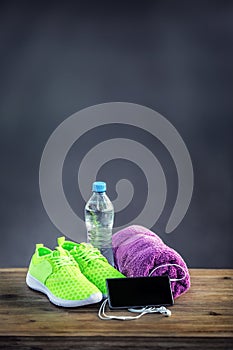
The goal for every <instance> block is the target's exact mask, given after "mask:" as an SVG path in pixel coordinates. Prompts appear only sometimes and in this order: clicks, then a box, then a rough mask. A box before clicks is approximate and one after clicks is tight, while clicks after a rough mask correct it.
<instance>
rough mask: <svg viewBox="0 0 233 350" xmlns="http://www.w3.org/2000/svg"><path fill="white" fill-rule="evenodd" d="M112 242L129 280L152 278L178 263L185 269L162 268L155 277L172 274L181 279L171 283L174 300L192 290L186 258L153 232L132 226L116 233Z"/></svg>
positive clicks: (118, 265)
mask: <svg viewBox="0 0 233 350" xmlns="http://www.w3.org/2000/svg"><path fill="white" fill-rule="evenodd" d="M112 242H113V251H114V259H115V265H116V268H117V269H118V270H119V271H120V272H122V273H123V274H124V275H125V276H126V277H141V276H149V275H150V273H151V272H152V271H153V269H154V268H156V267H158V266H161V265H163V264H177V265H180V266H181V268H180V267H179V266H171V265H170V266H169V265H168V266H161V267H160V268H157V269H156V270H155V271H154V272H153V273H152V274H151V276H161V275H168V276H169V277H170V279H171V280H172V279H180V280H179V281H171V289H172V293H173V297H174V298H177V297H178V296H179V295H181V294H183V293H185V292H186V291H187V290H188V289H189V288H190V275H189V271H188V268H187V266H186V264H185V262H184V260H183V259H182V257H181V256H180V255H179V254H178V253H177V252H176V251H175V250H174V249H172V248H170V247H168V246H167V245H166V244H165V243H163V241H162V240H161V238H159V236H157V235H156V234H155V233H153V232H152V231H150V230H149V229H147V228H145V227H142V226H137V225H133V226H129V227H127V228H125V229H123V230H121V231H118V232H117V233H115V234H114V235H113V237H112ZM182 268H183V269H182ZM184 272H185V273H186V275H185V273H184ZM184 276H185V277H184ZM183 277H184V278H183Z"/></svg>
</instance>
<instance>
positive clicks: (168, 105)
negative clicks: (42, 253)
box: [0, 0, 233, 268]
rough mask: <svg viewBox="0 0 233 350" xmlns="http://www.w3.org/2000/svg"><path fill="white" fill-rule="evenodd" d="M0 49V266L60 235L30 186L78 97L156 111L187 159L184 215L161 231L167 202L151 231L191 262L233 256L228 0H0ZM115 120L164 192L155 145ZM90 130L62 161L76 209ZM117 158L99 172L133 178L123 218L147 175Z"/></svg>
mask: <svg viewBox="0 0 233 350" xmlns="http://www.w3.org/2000/svg"><path fill="white" fill-rule="evenodd" d="M0 55H1V57H0V91H1V93H0V116H1V119H0V125H1V135H0V143H1V147H0V152H1V173H0V174H1V175H0V176H1V208H0V213H1V254H0V266H2V267H3V266H27V265H28V263H29V259H30V256H31V254H32V253H33V249H34V245H35V243H38V242H44V243H45V245H47V246H50V247H54V246H55V240H56V237H57V236H58V235H60V232H58V230H57V229H56V228H55V227H54V225H53V224H52V223H51V222H50V220H49V218H48V216H47V214H46V212H45V210H44V208H43V205H42V202H41V198H40V193H39V186H38V173H39V163H40V158H41V154H42V151H43V148H44V146H45V144H46V142H47V140H48V138H49V136H50V134H51V133H52V132H53V130H54V129H55V128H56V127H57V126H58V125H59V124H60V123H61V122H62V121H63V120H64V119H66V118H67V117H68V116H70V115H71V114H73V113H75V112H76V111H78V110H80V109H82V108H85V107H88V106H91V105H94V104H98V103H103V102H110V101H125V102H133V103H138V104H141V105H145V106H148V107H150V108H152V109H155V110H156V111H158V112H160V113H161V114H162V115H164V116H165V117H166V118H167V119H168V120H169V121H170V122H171V123H172V124H173V125H174V126H175V127H176V128H177V130H178V131H179V133H180V134H181V136H182V137H183V139H184V141H185V143H186V145H187V147H188V149H189V152H190V155H191V158H192V161H193V167H194V175H195V187H194V193H193V198H192V202H191V205H190V208H189V210H188V213H187V215H186V216H185V218H184V220H183V221H182V223H181V224H180V225H179V226H178V228H177V229H176V230H175V231H174V232H173V233H171V234H170V235H167V234H165V233H163V229H164V222H165V221H166V215H167V213H168V212H169V205H170V206H171V205H172V203H171V204H169V203H168V205H167V212H166V211H165V213H164V217H163V219H162V220H160V222H159V223H158V224H157V226H156V225H155V227H154V230H156V231H157V232H158V233H159V234H160V236H161V237H162V238H163V239H164V240H165V242H167V244H169V245H171V246H172V247H173V248H175V249H177V250H178V251H179V252H180V253H181V254H182V255H183V257H184V258H185V260H186V262H187V263H188V265H189V266H191V267H213V268H214V267H222V268H223V267H233V256H232V246H233V237H232V224H233V223H232V215H231V214H232V210H231V209H232V194H233V193H232V192H233V191H232V164H231V162H230V161H231V159H232V146H233V145H232V144H233V142H232V121H233V116H232V113H233V99H232V97H233V2H232V1H164V0H163V1H162V0H161V1H140V2H137V1H112V2H102V1H98V2H94V1H93V2H88V1H83V2H79V1H54V2H52V1H46V2H42V1H34V2H29V1H28V2H26V1H15V2H14V1H1V2H0ZM115 131H117V130H115ZM118 131H119V132H120V134H121V135H124V136H125V137H127V136H129V135H131V136H132V134H133V136H132V138H135V139H136V140H137V139H138V140H139V138H140V141H141V142H143V143H144V144H148V145H149V144H150V145H154V146H153V147H154V150H156V152H157V154H156V155H157V156H158V158H159V160H160V161H161V164H163V165H164V166H165V168H166V169H164V171H165V172H166V171H167V172H168V180H169V183H170V185H169V186H168V189H169V196H170V197H169V196H168V199H169V198H170V199H171V202H172V201H173V200H174V198H175V197H174V196H175V192H174V188H175V186H176V185H177V179H176V176H175V172H174V165H173V164H171V160H170V159H169V155H167V154H166V152H165V151H164V149H163V147H161V145H159V144H158V142H157V141H156V140H150V136H149V135H146V134H141V133H137V131H136V130H135V131H132V130H131V131H130V130H126V129H124V130H122V129H121V130H118ZM111 133H113V129H112V128H110V129H108V130H107V129H106V130H103V129H102V130H99V131H98V130H93V132H92V133H90V134H89V135H88V136H89V138H88V139H89V140H91V142H92V143H93V144H95V143H98V142H99V141H100V140H102V139H104V137H106V135H108V134H109V135H111ZM86 136H87V135H86ZM88 139H87V138H86V139H83V140H80V144H79V145H74V147H73V148H72V150H71V151H70V154H69V157H68V159H67V161H66V164H65V165H66V166H65V169H64V187H65V189H66V193H67V197H68V198H69V200H70V203H72V206H73V207H74V209H75V210H76V211H77V212H78V213H80V215H82V212H83V203H82V201H81V199H80V198H79V196H78V189H77V188H76V189H75V191H74V188H75V185H77V183H76V182H75V178H74V175H73V174H74V169H75V170H77V168H74V160H75V159H76V164H75V166H76V167H77V166H78V164H77V160H78V159H79V158H80V155H81V154H82V152H83V153H85V150H86V149H88V147H89V146H90V145H89V144H88V143H87V140H88ZM156 142H157V143H156ZM151 147H152V146H151ZM156 152H155V153H156ZM122 162H123V161H121V162H120V163H117V164H116V165H117V169H118V170H117V171H116V170H115V171H112V169H113V167H112V166H113V165H111V166H110V164H106V166H105V167H103V168H102V169H101V170H100V176H102V177H104V176H105V177H106V178H107V179H108V178H110V177H111V174H112V176H113V175H114V176H113V177H114V179H112V180H111V181H113V182H114V181H117V180H118V179H119V178H120V177H127V176H128V178H129V179H131V180H132V182H135V183H138V181H139V183H141V184H142V187H141V189H138V190H139V191H141V193H140V192H139V194H137V198H135V203H136V204H135V203H134V208H133V207H132V208H131V209H130V208H129V211H128V212H127V213H125V214H124V215H123V214H122V215H123V216H122V220H123V221H124V220H126V218H127V215H128V216H131V219H132V217H133V214H134V213H135V212H134V211H137V210H139V209H140V206H141V205H142V201H143V200H145V198H144V197H145V196H143V194H144V193H145V186H146V183H145V179H144V177H143V174H141V173H140V171H139V169H137V168H136V167H134V166H131V165H132V164H131V165H130V164H126V163H124V164H123V163H122ZM124 171H125V172H126V175H125V174H124ZM104 174H105V175H104ZM173 175H174V176H173ZM173 180H174V181H173ZM171 182H172V185H171ZM109 195H110V196H112V198H113V197H114V190H113V188H112V189H110V192H109ZM136 199H137V200H136ZM135 206H136V208H135Z"/></svg>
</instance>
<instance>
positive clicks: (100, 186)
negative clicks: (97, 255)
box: [85, 181, 114, 265]
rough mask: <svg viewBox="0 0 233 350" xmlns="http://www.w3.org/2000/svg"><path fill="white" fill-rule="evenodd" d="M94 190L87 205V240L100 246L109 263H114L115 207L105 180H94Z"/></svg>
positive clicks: (97, 246) (95, 245)
mask: <svg viewBox="0 0 233 350" xmlns="http://www.w3.org/2000/svg"><path fill="white" fill-rule="evenodd" d="M92 191H93V193H92V196H91V198H90V199H89V201H88V202H87V204H86V206H85V223H86V227H87V242H88V243H91V244H92V245H93V246H94V247H96V248H98V249H99V250H100V252H101V253H102V254H103V255H104V256H105V257H106V258H107V260H108V262H109V264H111V265H114V259H113V252H112V227H113V220H114V208H113V205H112V203H111V201H110V199H109V198H108V196H107V194H106V183H105V182H101V181H97V182H94V183H93V184H92Z"/></svg>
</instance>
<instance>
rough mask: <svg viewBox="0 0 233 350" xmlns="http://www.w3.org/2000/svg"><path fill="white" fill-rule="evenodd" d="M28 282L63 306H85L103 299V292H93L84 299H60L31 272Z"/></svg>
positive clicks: (52, 300)
mask: <svg viewBox="0 0 233 350" xmlns="http://www.w3.org/2000/svg"><path fill="white" fill-rule="evenodd" d="M26 283H27V285H28V287H30V288H31V289H34V290H37V291H39V292H41V293H44V294H45V295H47V297H48V299H49V300H50V301H51V303H53V304H55V305H57V306H63V307H77V306H83V305H89V304H95V303H98V302H99V301H101V300H102V298H103V296H102V293H101V292H98V293H95V294H92V295H91V296H90V297H89V298H87V299H83V300H66V299H60V298H58V297H56V296H55V295H53V294H52V293H51V291H50V290H49V289H48V288H47V287H46V286H45V285H44V284H42V283H41V282H40V281H38V280H37V279H36V278H35V277H32V276H31V275H30V273H29V272H28V273H27V277H26Z"/></svg>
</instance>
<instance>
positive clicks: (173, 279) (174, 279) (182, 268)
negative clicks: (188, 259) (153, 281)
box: [149, 264, 187, 282]
mask: <svg viewBox="0 0 233 350" xmlns="http://www.w3.org/2000/svg"><path fill="white" fill-rule="evenodd" d="M165 266H176V267H179V268H180V269H181V270H182V271H183V272H184V276H183V277H181V278H170V281H171V282H175V281H182V280H183V279H184V278H185V277H186V275H187V273H186V271H185V269H184V267H183V266H181V265H178V264H163V265H159V266H156V267H155V268H154V269H153V270H152V271H151V272H150V273H149V277H151V275H152V274H153V273H154V272H155V271H156V270H157V269H159V268H160V267H165Z"/></svg>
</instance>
